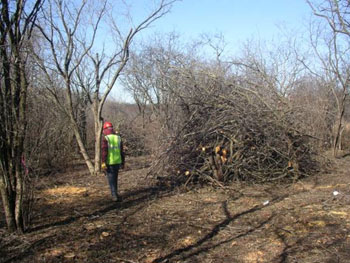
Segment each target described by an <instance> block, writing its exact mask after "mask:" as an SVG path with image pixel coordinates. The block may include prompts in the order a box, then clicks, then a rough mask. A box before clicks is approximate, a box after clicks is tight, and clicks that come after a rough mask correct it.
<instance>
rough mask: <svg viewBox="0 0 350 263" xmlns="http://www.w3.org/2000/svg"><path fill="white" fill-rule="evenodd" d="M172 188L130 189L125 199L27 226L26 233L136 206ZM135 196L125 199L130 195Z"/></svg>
mask: <svg viewBox="0 0 350 263" xmlns="http://www.w3.org/2000/svg"><path fill="white" fill-rule="evenodd" d="M172 190H173V188H171V187H169V188H165V187H146V188H141V189H137V190H134V191H130V192H128V193H126V194H124V196H123V199H124V200H125V201H122V202H112V201H111V204H110V205H107V206H106V207H104V208H102V209H98V210H96V211H94V212H88V213H79V214H78V215H74V216H70V217H68V218H66V219H64V220H61V221H56V222H50V223H47V224H43V225H39V226H36V227H32V228H29V229H28V230H27V233H32V232H36V231H40V230H44V229H47V228H50V227H57V226H63V225H68V224H71V223H73V222H75V221H77V220H79V219H80V218H94V217H100V216H103V215H104V214H106V213H108V212H111V211H113V210H123V209H127V208H130V207H133V206H136V205H138V204H140V203H143V202H145V201H146V200H149V199H151V198H154V197H160V196H163V197H164V196H165V195H166V194H167V193H171V192H172ZM134 196H137V198H134V199H131V200H127V199H128V198H130V197H134Z"/></svg>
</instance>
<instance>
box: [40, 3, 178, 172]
mask: <svg viewBox="0 0 350 263" xmlns="http://www.w3.org/2000/svg"><path fill="white" fill-rule="evenodd" d="M173 2H175V1H174V0H172V1H166V0H161V1H160V2H159V3H158V5H157V7H156V8H155V9H154V11H153V12H151V13H150V14H149V15H148V16H147V17H146V18H145V19H144V20H142V21H141V22H140V23H138V24H137V25H136V26H134V27H131V28H130V30H129V31H127V32H126V33H124V34H123V30H122V29H121V27H119V26H118V24H117V23H116V21H115V20H114V19H113V12H112V11H111V10H112V9H113V8H112V7H111V5H109V3H108V1H107V0H106V1H103V2H99V1H87V0H86V1H82V2H81V3H80V5H76V4H77V3H76V2H74V3H72V2H71V1H61V0H49V1H48V7H47V8H46V10H47V11H46V12H45V14H44V15H45V16H44V17H45V21H43V23H41V24H40V25H38V28H39V29H40V32H41V33H42V35H43V37H44V39H45V40H46V43H47V45H48V47H49V50H50V52H49V53H50V54H45V52H42V53H41V56H39V55H38V56H37V60H38V62H39V64H40V66H41V68H42V70H43V71H44V72H45V74H46V77H47V79H48V80H49V81H50V86H49V87H48V89H49V91H50V93H51V94H52V100H53V102H54V103H55V104H56V105H57V106H58V107H59V108H60V109H61V110H62V111H63V112H65V113H66V114H67V116H69V119H70V122H71V127H72V129H73V131H74V134H75V138H76V139H77V143H78V146H79V148H80V151H81V153H82V155H83V157H84V160H85V162H86V164H87V166H88V168H89V171H90V173H91V174H95V173H98V172H99V171H100V143H101V131H102V124H103V119H102V110H103V106H104V103H105V101H106V99H107V97H108V95H109V94H110V92H111V90H112V89H113V88H114V87H115V84H116V82H117V80H118V78H119V77H120V74H121V72H122V70H123V69H124V67H125V65H126V63H127V61H128V59H129V50H130V46H131V43H132V40H133V39H134V37H135V36H136V35H137V34H138V33H139V32H140V31H142V30H143V29H145V28H147V27H149V25H150V24H151V23H153V22H154V21H155V20H157V19H159V18H161V17H162V16H163V15H165V14H166V13H167V12H168V11H169V8H170V7H171V4H172V3H173ZM108 11H111V12H110V13H109V12H108ZM108 14H110V16H108ZM107 17H109V18H110V19H111V20H109V21H107V22H106V21H104V22H105V23H103V22H102V20H103V19H106V18H107ZM44 22H45V24H46V25H48V26H47V27H45V26H44ZM102 24H104V25H106V24H109V25H112V27H111V28H110V30H111V31H110V32H111V34H112V36H114V38H115V40H116V42H115V43H113V45H110V50H113V51H112V52H111V51H110V50H109V51H107V50H106V49H105V48H104V45H105V43H101V42H98V43H97V36H98V35H100V34H106V33H107V32H108V31H107V29H106V28H104V27H103V25H102ZM88 25H90V27H89V26H88ZM97 46H101V47H102V48H101V49H99V50H100V51H98V50H97ZM45 55H48V56H49V57H48V58H50V61H51V64H48V63H47V57H45ZM91 76H93V78H91ZM56 79H58V80H59V81H61V82H62V83H63V84H62V86H63V87H62V88H59V89H61V90H62V89H63V90H64V93H65V96H64V99H63V100H61V98H60V97H59V96H57V91H58V87H57V83H56V81H55V80H56ZM77 90H79V92H81V94H84V98H86V99H87V101H88V102H89V103H90V105H91V109H92V111H93V113H94V124H95V142H96V143H95V164H93V163H92V161H91V158H90V157H89V155H88V153H87V150H86V147H85V145H84V143H83V139H82V137H81V132H80V129H79V124H78V120H77V118H76V116H75V115H74V103H73V101H74V98H76V96H74V91H77Z"/></svg>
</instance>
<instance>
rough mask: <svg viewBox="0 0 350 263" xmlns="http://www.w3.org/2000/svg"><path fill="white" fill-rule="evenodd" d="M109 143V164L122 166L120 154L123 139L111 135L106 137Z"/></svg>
mask: <svg viewBox="0 0 350 263" xmlns="http://www.w3.org/2000/svg"><path fill="white" fill-rule="evenodd" d="M105 138H106V140H107V142H108V154H107V162H106V163H107V164H108V165H114V164H121V163H122V155H121V152H120V142H121V138H120V136H119V135H116V134H109V135H106V136H105Z"/></svg>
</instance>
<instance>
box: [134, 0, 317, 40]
mask: <svg viewBox="0 0 350 263" xmlns="http://www.w3.org/2000/svg"><path fill="white" fill-rule="evenodd" d="M137 2H140V1H137ZM141 2H142V1H141ZM146 2H147V1H146ZM148 2H151V0H148ZM140 7H141V5H140ZM142 10H147V8H143V9H142ZM140 14H142V12H139V15H140ZM310 15H311V10H310V7H309V6H308V5H307V3H306V1H305V0H182V1H180V2H176V3H175V4H174V5H173V8H172V10H171V12H170V13H168V14H167V15H166V16H164V17H162V18H161V19H160V20H158V21H156V23H155V24H153V25H152V27H151V28H150V29H148V33H149V34H151V32H154V31H156V32H157V31H158V32H170V31H176V32H178V33H180V34H181V35H182V36H183V38H185V39H191V38H196V37H197V36H200V35H201V34H203V33H207V34H217V33H222V34H223V35H224V36H225V40H226V42H228V43H230V44H232V45H235V44H237V43H239V42H242V41H245V40H247V39H249V38H252V37H254V38H259V39H264V40H269V39H272V38H274V37H277V35H278V32H279V31H280V30H281V28H283V27H286V28H288V29H293V30H294V29H299V28H302V27H303V25H304V24H305V23H306V21H307V20H308V18H309V17H310Z"/></svg>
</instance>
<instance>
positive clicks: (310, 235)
mask: <svg viewBox="0 0 350 263" xmlns="http://www.w3.org/2000/svg"><path fill="white" fill-rule="evenodd" d="M143 161H144V160H140V159H130V160H129V161H128V166H129V168H127V169H126V170H125V171H122V172H121V173H120V177H119V178H120V180H119V182H120V192H121V194H122V196H123V201H122V202H121V203H113V202H112V201H111V199H110V193H109V188H108V184H107V181H106V178H105V177H103V176H100V177H96V176H95V177H93V176H90V175H89V174H88V173H87V171H86V169H85V167H84V166H83V165H77V166H75V167H74V168H71V169H70V170H69V171H68V170H67V171H66V172H64V173H60V174H56V175H52V176H50V177H45V178H43V179H41V181H40V184H38V187H37V198H38V200H37V202H36V203H35V210H34V212H33V220H32V227H31V229H30V230H29V232H28V233H26V234H25V235H23V236H17V235H15V234H11V235H9V234H7V233H6V231H5V226H4V218H3V217H4V216H3V214H0V262H1V263H4V262H125V263H130V262H143V263H146V262H149V263H151V262H204V263H207V262H208V263H209V262H302V263H304V262H305V263H308V262H327V263H331V262H350V157H346V158H343V159H338V160H336V161H335V165H334V168H333V170H332V172H331V173H328V174H324V175H319V176H317V177H309V178H306V179H304V180H302V181H299V182H297V183H295V184H289V185H282V186H277V185H272V184H266V185H244V184H241V183H233V184H232V185H231V186H230V187H226V188H225V189H223V188H213V187H210V186H206V187H201V188H196V189H191V190H186V189H184V188H173V189H170V188H168V187H166V185H163V186H160V185H159V184H157V183H156V181H155V180H152V179H151V178H147V177H146V174H147V168H144V166H143V164H142V162H143ZM334 191H338V192H339V194H338V195H334ZM267 201H269V202H268V204H267ZM1 213H2V212H1Z"/></svg>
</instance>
